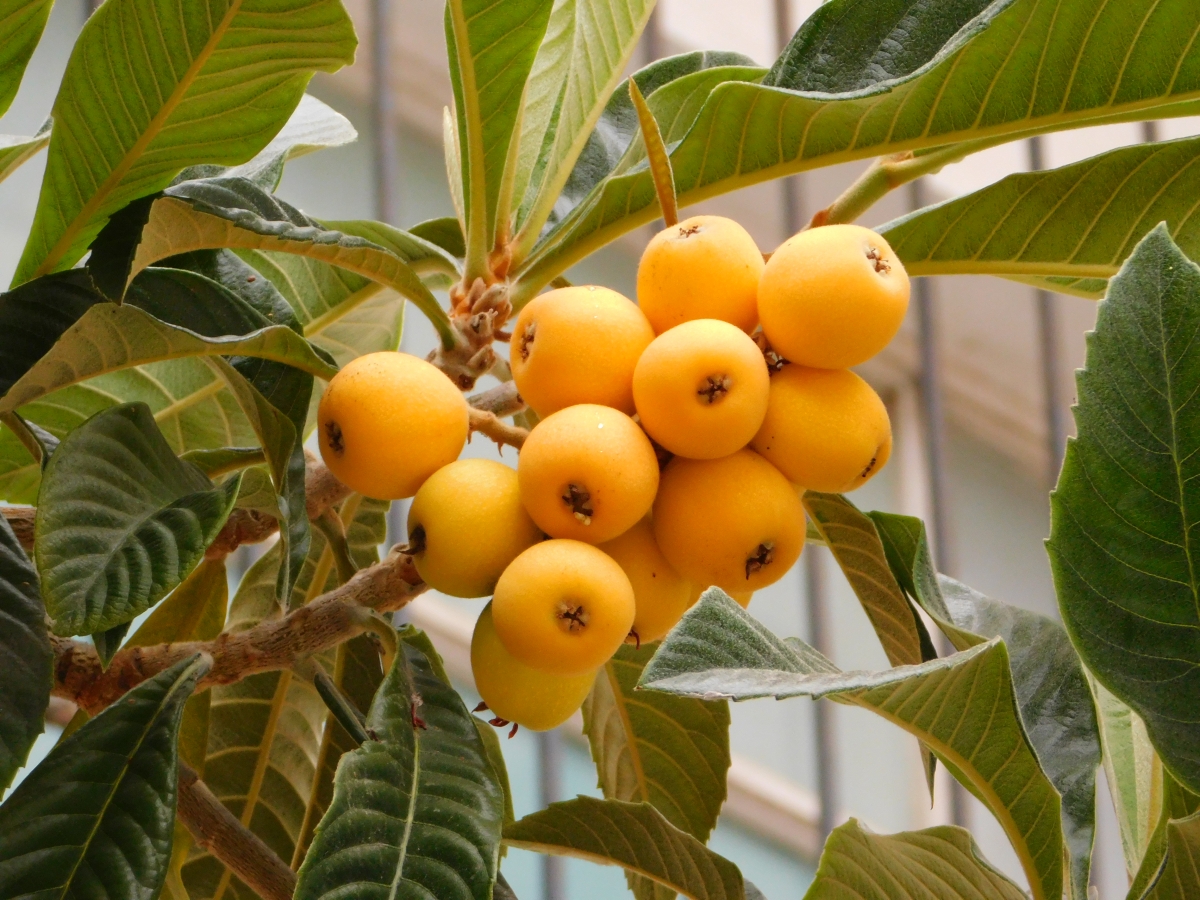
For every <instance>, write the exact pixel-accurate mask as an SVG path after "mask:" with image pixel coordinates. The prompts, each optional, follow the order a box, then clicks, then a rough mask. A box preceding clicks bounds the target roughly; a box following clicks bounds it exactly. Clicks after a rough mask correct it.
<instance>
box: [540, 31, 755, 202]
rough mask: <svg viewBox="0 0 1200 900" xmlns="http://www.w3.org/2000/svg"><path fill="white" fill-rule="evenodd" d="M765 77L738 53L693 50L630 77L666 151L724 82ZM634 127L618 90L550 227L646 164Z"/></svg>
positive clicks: (624, 94)
mask: <svg viewBox="0 0 1200 900" xmlns="http://www.w3.org/2000/svg"><path fill="white" fill-rule="evenodd" d="M765 72H766V69H763V68H762V67H760V66H758V65H756V64H755V62H754V60H752V59H750V57H748V56H743V55H742V54H740V53H730V52H727V51H719V50H696V51H693V52H691V53H682V54H679V55H678V56H669V57H667V58H666V59H660V60H656V61H655V62H652V63H651V64H650V65H648V66H646V67H644V68H642V69H639V70H638V71H636V72H634V73H633V76H632V77H633V80H634V82H635V83H636V84H637V86H638V89H639V90H641V92H642V94H643V95H644V96H645V97H646V104H647V105H648V106H649V107H650V111H651V112H652V113H653V114H654V117H655V120H656V121H657V122H658V124H659V130H660V132H661V133H662V136H663V140H664V141H666V143H667V145H668V146H670V145H671V144H672V143H673V142H674V141H678V140H679V139H680V138H682V137H683V136H684V135H685V134H686V133H687V130H688V128H689V127H690V126H691V124H692V122H693V121H694V120H695V118H696V116H697V115H698V114H699V112H700V108H701V106H703V105H704V101H705V100H706V99H707V98H708V95H709V94H710V93H711V92H712V89H713V88H714V87H716V86H717V85H718V84H721V83H723V82H726V81H758V80H759V79H760V78H762V76H763V74H764V73H765ZM638 128H639V122H638V116H637V111H636V110H635V109H634V106H633V101H632V99H631V98H630V96H629V91H628V90H627V89H625V88H624V87H623V86H622V85H618V86H617V88H616V89H614V90H613V92H612V94H611V96H610V97H609V98H608V102H607V103H606V104H605V106H604V112H603V113H601V114H600V118H599V119H598V120H597V122H596V127H595V129H593V131H592V133H591V135H590V136H589V137H588V140H587V143H586V144H585V145H584V148H583V152H582V153H580V155H579V159H578V160H577V161H576V163H575V167H574V169H572V170H571V175H570V177H569V178H568V179H567V181H566V184H564V185H563V189H562V192H561V194H560V195H559V200H558V202H557V203H556V204H555V214H554V215H551V217H550V221H551V222H556V221H557V220H558V218H561V216H562V215H565V214H566V213H567V212H568V211H569V210H570V209H571V208H573V207H574V206H576V205H577V204H578V203H579V202H580V201H581V200H583V198H584V197H586V196H587V194H588V192H589V191H591V189H592V188H594V187H595V186H596V185H597V184H599V183H600V181H601V180H603V179H604V178H605V177H606V176H608V175H610V174H612V173H613V172H616V171H628V170H629V169H631V168H633V167H634V166H635V165H636V164H637V163H639V162H641V161H643V160H645V159H646V151H645V146H644V145H643V144H642V142H641V141H638V140H635V138H636V137H637V136H638Z"/></svg>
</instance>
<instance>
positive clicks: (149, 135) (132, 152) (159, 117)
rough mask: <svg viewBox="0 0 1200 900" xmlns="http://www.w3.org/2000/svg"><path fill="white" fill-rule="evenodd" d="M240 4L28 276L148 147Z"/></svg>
mask: <svg viewBox="0 0 1200 900" xmlns="http://www.w3.org/2000/svg"><path fill="white" fill-rule="evenodd" d="M241 7H242V0H232V2H231V3H230V4H229V9H228V11H227V12H226V13H225V16H224V17H223V18H222V19H221V21H220V23H218V25H217V27H216V28H215V29H213V33H212V35H211V37H210V38H209V40H208V42H207V43H206V44H205V45H204V47H203V49H201V51H200V53H199V54H198V55H197V56H196V58H195V60H193V61H192V64H191V65H190V66H188V68H187V71H186V72H184V73H183V77H182V78H180V79H179V82H178V83H177V84H176V85H175V89H174V90H172V91H171V94H170V95H169V96H168V97H167V99H166V101H165V102H164V103H163V105H162V106H161V107H159V110H158V112H156V113H155V114H154V116H153V117H152V118H151V119H150V122H149V124H148V125H147V126H146V129H145V130H144V131H143V132H142V133H141V135H139V136H138V139H137V140H136V141H134V142H133V146H132V147H130V148H129V150H127V151H126V153H125V155H124V156H123V157H122V158H121V161H120V162H119V163H117V165H116V167H115V168H114V169H113V170H112V172H110V173H109V175H108V177H107V178H105V179H104V181H103V182H102V183H101V184H100V187H99V188H98V189H97V190H96V191H95V192H94V193H93V194H92V196H91V197H89V198H88V199H87V201H86V202H85V203H84V204H83V206H82V207H81V208H80V210H79V212H78V213H76V215H75V217H74V219H72V221H71V222H70V223H69V224H68V225H67V227H66V229H64V231H63V233H62V235H61V236H60V237H59V239H58V241H57V242H56V243H55V244H54V246H53V247H51V248H50V251H49V252H48V253H47V254H46V257H45V258H44V259H43V260H42V262H41V263H40V264H39V265H38V267H37V269H35V270H34V273H33V275H32V278H37V277H39V276H41V275H45V274H47V273H49V272H52V271H54V269H55V267H56V265H57V263H58V260H59V259H61V258H62V256H63V254H64V253H66V252H67V250H69V249H70V247H71V244H72V243H74V240H75V236H76V235H77V234H78V233H79V232H80V230H81V229H82V227H83V225H84V224H85V223H87V222H88V221H90V220H91V218H92V216H93V215H94V214H95V212H96V210H97V209H99V207H100V206H101V205H102V204H103V203H104V202H105V201H106V200H107V199H108V195H109V194H111V193H112V191H113V190H114V189H115V188H116V187H117V185H119V184H120V183H121V181H122V180H124V178H125V176H126V175H127V174H129V170H130V169H132V168H133V167H134V165H136V163H137V162H138V160H140V159H141V157H142V156H143V154H144V153H145V151H146V148H147V147H149V146H150V144H151V143H152V142H153V141H154V139H155V138H156V137H158V135H159V134H160V133H161V132H162V130H163V128H164V127H165V126H166V122H167V120H168V119H169V118H170V117H171V114H172V113H174V112H175V110H176V109H177V108H178V107H179V104H180V103H182V102H183V100H184V98H185V96H186V95H187V92H188V91H189V90H191V87H192V85H193V84H194V83H195V81H196V79H197V78H198V76H199V74H200V72H201V70H202V69H203V68H204V66H205V65H207V64H208V61H209V59H210V58H211V57H212V55H213V54H214V53H215V52H216V50H217V47H218V45H219V44H220V43H221V41H222V39H224V37H225V33H226V32H227V31H228V30H229V28H230V26H231V25H232V24H233V20H234V18H235V17H236V16H237V14H238V13H239V12H240V11H241ZM57 106H58V104H57V102H56V103H55V107H56V110H57Z"/></svg>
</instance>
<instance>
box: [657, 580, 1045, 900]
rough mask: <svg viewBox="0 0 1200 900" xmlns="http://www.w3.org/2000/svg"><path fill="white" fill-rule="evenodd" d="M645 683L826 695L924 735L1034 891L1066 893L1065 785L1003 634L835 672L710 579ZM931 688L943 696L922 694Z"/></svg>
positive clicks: (687, 691)
mask: <svg viewBox="0 0 1200 900" xmlns="http://www.w3.org/2000/svg"><path fill="white" fill-rule="evenodd" d="M641 686H642V687H644V688H650V689H653V690H663V691H668V692H670V693H674V694H681V695H683V696H689V697H703V698H707V699H715V698H718V697H728V698H731V699H734V700H745V699H750V698H753V697H771V696H773V697H775V698H777V699H784V698H787V697H798V696H809V697H813V698H814V699H816V698H820V697H829V698H831V699H834V700H837V701H839V702H843V703H852V704H855V705H857V706H861V707H863V708H865V709H869V710H871V711H872V712H875V713H877V714H879V715H880V716H882V717H883V718H885V719H887V720H888V721H890V722H892V723H893V724H895V725H898V726H900V727H901V728H903V729H904V730H906V731H908V732H910V733H911V734H913V735H915V736H916V737H917V738H919V739H920V740H921V741H923V742H924V743H925V744H926V745H927V746H928V747H929V748H930V749H931V750H932V751H933V752H934V753H935V754H936V755H937V756H938V758H939V759H940V760H941V761H942V763H943V764H945V765H946V767H947V768H948V769H949V770H950V772H951V774H953V775H954V776H955V777H956V778H957V779H958V780H959V781H960V782H962V783H963V784H964V785H965V786H966V787H967V788H968V790H970V791H971V793H973V794H974V795H975V796H976V797H977V798H978V799H979V800H980V801H981V802H982V803H983V804H984V805H985V806H987V807H988V809H990V810H991V811H992V814H993V815H995V816H996V819H997V820H998V822H999V823H1000V826H1001V828H1003V829H1004V832H1005V834H1006V835H1007V837H1008V839H1009V841H1010V843H1011V844H1012V845H1013V849H1014V850H1015V851H1016V854H1017V858H1018V859H1019V860H1020V862H1021V867H1022V868H1023V869H1024V871H1025V875H1026V877H1027V878H1028V879H1029V883H1030V885H1031V886H1032V888H1033V896H1034V900H1050V898H1053V900H1058V898H1059V897H1060V896H1061V895H1062V891H1063V837H1062V827H1061V825H1060V822H1059V807H1060V802H1059V796H1058V792H1057V791H1056V790H1055V789H1054V786H1053V785H1052V784H1051V783H1050V781H1049V779H1048V778H1047V777H1046V775H1045V773H1044V772H1043V771H1042V768H1041V766H1040V765H1039V763H1038V757H1037V754H1036V753H1035V751H1034V749H1033V747H1032V746H1031V745H1030V742H1029V739H1028V738H1027V736H1026V734H1025V729H1024V727H1023V726H1022V722H1021V717H1020V713H1019V712H1018V709H1017V698H1016V693H1015V691H1014V689H1013V681H1012V676H1011V674H1010V669H1009V656H1008V650H1007V648H1006V647H1005V645H1004V643H1003V642H1001V641H1000V640H999V639H993V640H991V641H988V642H986V643H983V644H978V645H976V646H975V647H972V648H970V649H969V650H964V651H961V652H959V653H956V654H954V655H953V656H949V657H944V658H942V659H936V660H931V661H930V662H926V663H922V664H921V665H918V666H900V667H897V668H893V669H887V670H885V671H883V672H839V671H838V670H837V669H836V667H834V666H833V664H832V663H830V662H829V661H828V660H826V659H825V658H824V657H823V656H821V655H820V654H819V653H817V651H815V650H813V649H812V648H811V647H808V646H807V645H806V644H804V643H803V642H802V641H800V640H797V639H795V638H790V639H788V641H787V642H784V641H781V640H780V639H779V638H776V637H775V636H774V635H771V634H770V632H768V631H767V630H766V629H765V628H763V627H762V625H760V624H759V623H758V622H756V621H755V620H754V619H753V617H751V616H750V614H749V613H747V612H746V611H745V610H743V609H742V608H741V607H740V606H738V605H737V604H736V603H735V602H734V601H733V600H732V599H730V598H729V597H728V596H727V595H725V594H723V593H722V592H720V591H719V590H716V589H710V590H708V591H706V592H705V593H704V595H703V596H702V597H701V598H700V602H699V603H698V604H697V605H696V606H694V607H692V609H690V610H689V611H688V612H687V613H686V614H685V615H684V617H683V619H682V621H681V622H680V624H679V625H677V626H675V628H674V630H672V632H671V633H670V634H669V635H668V636H667V638H666V640H664V641H663V643H662V645H661V646H660V647H659V650H658V653H657V654H656V655H655V657H654V659H652V660H651V661H650V664H649V665H648V666H647V667H646V671H645V672H644V673H643V675H642V681H641ZM932 696H937V697H938V698H939V702H938V703H936V704H935V703H929V702H926V701H927V699H928V698H929V697H932Z"/></svg>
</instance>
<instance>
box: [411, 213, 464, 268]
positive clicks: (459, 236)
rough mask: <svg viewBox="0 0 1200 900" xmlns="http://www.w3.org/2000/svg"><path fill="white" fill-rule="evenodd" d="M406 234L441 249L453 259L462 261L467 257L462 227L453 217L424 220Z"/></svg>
mask: <svg viewBox="0 0 1200 900" xmlns="http://www.w3.org/2000/svg"><path fill="white" fill-rule="evenodd" d="M408 233H409V234H411V235H413V236H414V237H419V238H420V239H421V240H423V241H429V243H431V244H433V245H435V246H437V247H441V248H442V249H443V250H445V251H446V252H447V253H449V254H450V255H451V256H453V257H454V258H455V259H462V258H463V257H464V256H466V255H467V242H466V238H464V237H463V232H462V226H461V225H459V224H458V219H456V218H455V217H454V216H442V217H441V218H437V219H426V220H425V221H424V222H418V223H417V224H416V225H413V226H412V227H411V228H409V229H408Z"/></svg>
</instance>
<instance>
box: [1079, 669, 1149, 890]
mask: <svg viewBox="0 0 1200 900" xmlns="http://www.w3.org/2000/svg"><path fill="white" fill-rule="evenodd" d="M1088 683H1089V685H1090V686H1091V688H1092V695H1093V697H1094V698H1095V700H1096V713H1097V717H1098V719H1099V722H1100V743H1101V746H1102V747H1103V749H1104V774H1105V775H1106V777H1107V778H1108V792H1109V795H1110V796H1111V797H1112V799H1113V811H1114V812H1115V813H1116V816H1117V825H1118V827H1119V828H1120V831H1121V851H1122V854H1123V855H1124V857H1125V869H1126V871H1127V872H1128V873H1129V875H1130V877H1132V876H1133V873H1134V872H1136V871H1137V869H1138V866H1139V865H1140V864H1141V861H1142V858H1143V857H1144V856H1145V855H1146V847H1147V845H1148V844H1149V842H1150V835H1151V834H1152V833H1153V831H1154V818H1155V815H1156V810H1155V809H1154V806H1155V805H1156V804H1157V802H1158V801H1160V800H1161V797H1162V778H1163V775H1162V763H1160V762H1159V760H1158V755H1157V754H1156V753H1155V752H1154V747H1153V746H1151V744H1150V736H1149V735H1148V734H1146V726H1145V725H1144V724H1143V723H1142V720H1141V718H1140V717H1139V716H1138V714H1137V713H1135V712H1134V711H1133V710H1132V709H1130V708H1129V707H1128V706H1126V705H1125V704H1124V703H1122V702H1121V701H1120V700H1118V699H1117V698H1116V697H1114V696H1113V694H1112V692H1111V691H1109V690H1108V689H1107V688H1105V687H1104V685H1102V684H1100V682H1098V681H1096V679H1095V678H1091V677H1089V679H1088Z"/></svg>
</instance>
